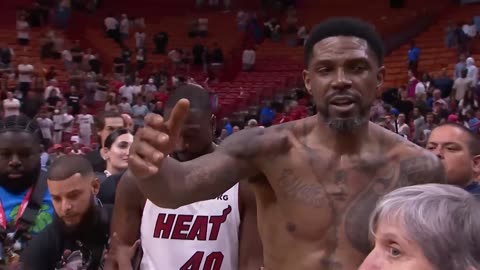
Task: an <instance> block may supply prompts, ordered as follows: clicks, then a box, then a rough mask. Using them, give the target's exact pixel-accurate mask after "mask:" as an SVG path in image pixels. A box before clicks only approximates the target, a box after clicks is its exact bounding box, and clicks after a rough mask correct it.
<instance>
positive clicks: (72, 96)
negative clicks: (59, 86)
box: [66, 85, 82, 115]
mask: <svg viewBox="0 0 480 270" xmlns="http://www.w3.org/2000/svg"><path fill="white" fill-rule="evenodd" d="M81 100H82V96H81V95H80V94H79V93H78V90H77V87H75V86H74V85H72V86H70V91H69V93H68V94H66V101H67V106H68V107H71V108H72V114H73V115H77V114H79V113H80V107H81V105H80V101H81Z"/></svg>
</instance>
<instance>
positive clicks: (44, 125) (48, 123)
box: [37, 118, 53, 140]
mask: <svg viewBox="0 0 480 270" xmlns="http://www.w3.org/2000/svg"><path fill="white" fill-rule="evenodd" d="M37 123H38V127H39V128H40V131H41V132H42V136H43V138H44V139H47V140H51V139H52V128H53V121H52V120H51V119H50V118H37Z"/></svg>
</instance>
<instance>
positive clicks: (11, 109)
mask: <svg viewBox="0 0 480 270" xmlns="http://www.w3.org/2000/svg"><path fill="white" fill-rule="evenodd" d="M2 105H3V117H9V116H11V115H16V116H18V115H20V101H19V100H18V99H16V98H14V97H13V93H12V92H11V91H8V92H7V98H6V99H4V100H3V104H2Z"/></svg>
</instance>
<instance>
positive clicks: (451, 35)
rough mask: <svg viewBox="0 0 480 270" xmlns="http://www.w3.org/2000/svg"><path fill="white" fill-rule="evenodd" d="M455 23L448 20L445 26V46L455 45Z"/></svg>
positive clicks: (451, 46)
mask: <svg viewBox="0 0 480 270" xmlns="http://www.w3.org/2000/svg"><path fill="white" fill-rule="evenodd" d="M455 27H456V26H455V24H454V23H453V22H451V21H450V22H449V23H448V26H447V27H446V28H445V47H447V48H449V49H450V48H453V47H454V46H455V43H456V41H455Z"/></svg>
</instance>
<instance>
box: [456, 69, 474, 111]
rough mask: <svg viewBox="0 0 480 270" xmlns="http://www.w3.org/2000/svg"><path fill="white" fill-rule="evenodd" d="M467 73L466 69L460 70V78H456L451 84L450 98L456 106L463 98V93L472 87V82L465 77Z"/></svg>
mask: <svg viewBox="0 0 480 270" xmlns="http://www.w3.org/2000/svg"><path fill="white" fill-rule="evenodd" d="M467 73H468V70H467V69H464V70H462V73H461V76H460V78H457V79H456V80H455V82H454V83H453V87H452V89H453V90H452V96H453V98H454V101H456V104H458V103H459V102H460V100H462V99H463V97H464V96H465V93H466V92H467V91H469V90H470V89H472V87H473V82H472V80H471V79H469V78H468V77H467Z"/></svg>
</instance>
